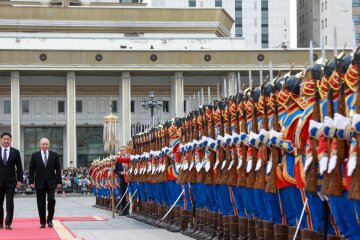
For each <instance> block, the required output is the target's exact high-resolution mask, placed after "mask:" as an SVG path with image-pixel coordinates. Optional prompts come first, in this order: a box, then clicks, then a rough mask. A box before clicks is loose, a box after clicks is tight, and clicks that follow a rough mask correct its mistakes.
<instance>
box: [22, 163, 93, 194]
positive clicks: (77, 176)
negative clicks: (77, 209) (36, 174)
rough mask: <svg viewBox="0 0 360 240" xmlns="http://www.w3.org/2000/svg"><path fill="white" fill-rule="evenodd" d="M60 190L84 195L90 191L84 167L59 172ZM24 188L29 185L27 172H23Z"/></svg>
mask: <svg viewBox="0 0 360 240" xmlns="http://www.w3.org/2000/svg"><path fill="white" fill-rule="evenodd" d="M61 178H62V190H63V191H66V192H77V193H85V192H88V191H90V181H91V180H90V178H91V176H90V173H89V169H88V168H86V167H80V168H74V167H69V168H65V169H63V170H62V172H61ZM23 184H24V188H27V186H28V185H29V170H25V171H24V182H23Z"/></svg>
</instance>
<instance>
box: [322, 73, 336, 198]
mask: <svg viewBox="0 0 360 240" xmlns="http://www.w3.org/2000/svg"><path fill="white" fill-rule="evenodd" d="M324 75H325V78H326V79H327V85H328V95H327V105H326V116H328V117H330V118H334V99H333V95H334V93H333V89H332V88H331V86H330V83H329V78H330V75H331V71H330V68H329V67H328V66H325V67H324ZM332 142H333V139H332V138H328V137H327V138H326V152H327V157H328V159H330V158H331V144H332ZM329 186H330V174H329V173H328V172H327V171H325V172H324V178H323V183H322V185H321V190H320V192H321V193H322V194H324V195H326V194H327V192H328V191H329Z"/></svg>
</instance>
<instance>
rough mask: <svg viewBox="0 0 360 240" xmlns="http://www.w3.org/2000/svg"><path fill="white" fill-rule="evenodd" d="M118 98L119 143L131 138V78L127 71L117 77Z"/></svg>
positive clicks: (124, 142) (123, 143)
mask: <svg viewBox="0 0 360 240" xmlns="http://www.w3.org/2000/svg"><path fill="white" fill-rule="evenodd" d="M119 99H120V113H121V114H120V124H121V126H120V134H119V136H120V145H126V143H127V142H128V141H129V140H130V139H131V108H130V103H131V79H130V73H129V72H123V73H122V75H121V77H120V79H119Z"/></svg>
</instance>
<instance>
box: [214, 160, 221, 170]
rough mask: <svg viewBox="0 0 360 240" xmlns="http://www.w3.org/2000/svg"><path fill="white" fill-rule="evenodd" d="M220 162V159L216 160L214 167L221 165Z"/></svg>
mask: <svg viewBox="0 0 360 240" xmlns="http://www.w3.org/2000/svg"><path fill="white" fill-rule="evenodd" d="M219 163H220V161H219V160H216V162H215V165H214V169H216V168H217V167H218V166H219Z"/></svg>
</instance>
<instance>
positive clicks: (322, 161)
mask: <svg viewBox="0 0 360 240" xmlns="http://www.w3.org/2000/svg"><path fill="white" fill-rule="evenodd" d="M328 164H329V158H328V157H322V158H321V159H320V161H319V171H320V175H323V174H324V172H325V171H326V170H327V167H328Z"/></svg>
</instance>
